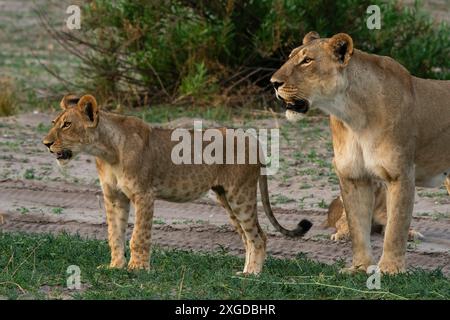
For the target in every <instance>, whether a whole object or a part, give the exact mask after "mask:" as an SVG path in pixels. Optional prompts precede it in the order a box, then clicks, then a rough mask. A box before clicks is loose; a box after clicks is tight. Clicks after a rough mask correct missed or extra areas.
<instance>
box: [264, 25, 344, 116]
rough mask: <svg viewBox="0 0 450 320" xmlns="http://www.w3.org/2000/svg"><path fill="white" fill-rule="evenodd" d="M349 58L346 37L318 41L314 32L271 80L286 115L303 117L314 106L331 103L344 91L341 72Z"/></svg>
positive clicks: (292, 53) (336, 36)
mask: <svg viewBox="0 0 450 320" xmlns="http://www.w3.org/2000/svg"><path fill="white" fill-rule="evenodd" d="M352 54H353V40H352V38H351V37H350V36H349V35H348V34H345V33H339V34H336V35H335V36H333V37H331V38H320V36H319V34H318V33H317V32H314V31H312V32H309V33H308V34H307V35H306V36H305V37H304V38H303V44H302V45H301V46H300V47H298V48H295V49H294V50H292V52H291V54H290V55H289V59H288V61H287V62H285V63H284V65H283V66H281V68H280V69H279V70H278V71H277V72H275V74H274V75H273V76H272V78H271V80H270V81H271V82H272V84H273V86H274V88H275V94H276V96H277V98H279V99H281V100H283V101H284V102H285V103H286V108H287V110H288V112H289V111H293V112H299V113H306V112H307V111H308V109H309V107H310V106H311V105H312V104H314V103H321V102H326V101H330V100H331V101H332V100H333V98H334V97H335V96H336V94H337V93H339V92H340V91H342V90H343V89H344V88H345V85H346V80H345V78H344V76H343V70H344V69H345V68H346V66H347V65H348V62H349V60H350V58H351V57H352Z"/></svg>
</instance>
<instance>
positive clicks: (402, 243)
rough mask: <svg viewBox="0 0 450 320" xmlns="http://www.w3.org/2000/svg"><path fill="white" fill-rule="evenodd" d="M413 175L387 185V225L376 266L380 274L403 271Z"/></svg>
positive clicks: (412, 191) (411, 205)
mask: <svg viewBox="0 0 450 320" xmlns="http://www.w3.org/2000/svg"><path fill="white" fill-rule="evenodd" d="M414 184H415V183H414V178H413V175H411V176H406V177H401V178H399V179H397V180H395V181H392V182H390V183H388V185H387V225H386V229H385V235H384V244H383V254H382V255H381V259H380V262H379V264H378V266H379V267H380V271H381V272H382V273H388V274H395V273H399V272H404V271H405V255H406V245H407V241H408V232H409V227H410V224H411V219H412V212H413V207H414Z"/></svg>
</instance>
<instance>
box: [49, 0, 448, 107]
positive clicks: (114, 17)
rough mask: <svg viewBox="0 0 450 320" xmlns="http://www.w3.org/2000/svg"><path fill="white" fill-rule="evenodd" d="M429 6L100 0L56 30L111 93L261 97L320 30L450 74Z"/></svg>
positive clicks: (441, 33)
mask: <svg viewBox="0 0 450 320" xmlns="http://www.w3.org/2000/svg"><path fill="white" fill-rule="evenodd" d="M369 5H378V6H380V8H381V14H382V22H381V23H382V24H381V29H380V30H369V29H368V28H367V26H366V19H367V18H368V16H369V15H368V14H367V13H366V10H367V7H368V6H369ZM420 8H421V5H420V3H419V2H416V3H415V5H414V6H413V7H403V5H401V4H400V3H397V2H396V1H383V0H343V1H334V0H242V1H233V0H217V1H207V0H199V1H189V0H173V1H164V0H117V1H109V0H93V1H91V2H89V4H88V5H86V8H85V9H84V11H83V27H82V30H81V35H80V33H78V34H77V35H74V33H69V32H68V33H64V32H63V33H58V32H55V35H56V36H57V37H59V38H60V39H62V40H63V43H65V44H66V47H67V48H68V50H69V51H71V52H72V53H73V54H76V55H78V56H82V58H83V61H84V63H85V68H84V69H83V70H82V74H83V76H84V79H88V80H87V82H85V86H86V87H88V88H90V89H94V90H95V91H96V92H97V94H98V95H100V96H103V97H104V98H105V99H106V97H113V98H114V99H117V98H119V100H120V99H123V98H124V97H127V98H130V97H131V100H133V101H135V102H137V103H139V104H148V103H150V102H152V103H174V102H177V103H178V102H179V103H182V102H186V101H188V102H191V101H192V99H193V100H194V101H195V102H197V103H201V102H206V103H208V104H213V105H214V104H236V103H238V104H248V103H252V104H254V102H255V100H254V98H256V97H258V96H259V97H260V98H261V99H265V98H267V97H263V95H261V94H260V93H262V92H263V91H264V90H266V91H268V90H267V89H268V88H270V86H269V81H268V80H269V78H270V75H271V74H272V73H273V72H274V71H275V70H276V69H277V68H278V67H279V66H280V65H281V64H282V63H283V61H285V59H286V57H287V56H288V54H289V52H290V51H291V50H292V49H293V48H294V47H296V46H298V45H299V44H300V42H301V39H302V38H303V36H304V34H306V33H307V32H309V31H311V30H316V31H318V32H319V33H320V34H321V36H322V37H329V36H332V35H333V34H335V33H338V32H346V33H349V34H350V35H351V36H352V37H353V39H354V42H355V46H356V47H357V48H359V49H362V50H365V51H368V52H371V53H375V54H380V55H389V56H392V57H393V58H394V59H396V60H398V61H399V62H400V63H402V64H403V65H405V67H406V68H407V69H408V70H410V72H411V73H412V74H414V75H416V76H420V77H427V78H440V79H450V71H449V70H450V27H449V26H448V25H445V24H436V23H435V22H433V21H432V19H431V18H430V17H429V16H428V15H427V14H425V13H424V12H423V10H422V9H420ZM80 45H81V46H85V47H86V48H87V49H89V50H78V47H79V46H80ZM74 48H77V49H74ZM243 93H245V94H244V98H243V99H241V100H238V101H236V99H233V97H239V96H240V95H242V94H243ZM212 96H215V97H220V98H219V99H211V97H212ZM187 98H191V99H188V100H186V99H187ZM249 98H250V99H249ZM252 98H253V99H252ZM262 101H266V100H262Z"/></svg>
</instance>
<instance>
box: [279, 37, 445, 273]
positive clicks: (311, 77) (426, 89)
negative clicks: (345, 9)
mask: <svg viewBox="0 0 450 320" xmlns="http://www.w3.org/2000/svg"><path fill="white" fill-rule="evenodd" d="M271 80H272V82H273V83H274V84H275V85H276V88H277V89H276V93H277V96H278V97H280V98H281V99H283V100H284V101H285V102H287V103H288V104H292V105H294V106H295V105H298V103H297V102H302V103H303V102H304V101H307V102H308V103H309V105H311V107H318V108H319V109H321V110H323V111H324V112H327V113H329V114H330V124H331V131H332V137H333V148H334V154H335V169H336V172H337V174H338V176H339V180H340V186H341V194H342V198H343V202H344V207H345V209H346V213H347V218H348V222H349V231H350V234H351V239H352V251H353V260H352V266H351V267H350V268H349V269H347V270H346V271H348V272H354V271H358V270H362V271H366V270H367V268H368V267H369V266H370V265H373V264H374V259H373V255H372V248H371V243H370V231H371V222H372V214H373V209H374V199H375V197H374V194H375V193H374V188H373V185H374V184H373V182H374V181H382V182H383V183H384V184H385V185H386V187H387V223H386V231H385V236H384V244H383V253H382V256H381V258H380V260H379V262H378V266H379V268H380V270H381V272H383V273H389V274H394V273H398V272H403V271H405V269H406V265H405V255H406V244H407V239H408V230H409V226H410V223H411V218H412V212H413V206H414V188H415V185H417V186H422V187H436V186H439V185H441V184H442V183H443V181H444V179H445V174H448V173H449V172H450V148H448V145H449V142H450V81H439V80H426V79H420V78H417V77H414V76H412V75H411V74H410V73H409V72H408V71H407V70H406V69H405V68H404V67H403V66H402V65H400V64H399V63H398V62H396V61H395V60H394V59H392V58H389V57H384V56H377V55H373V54H368V53H365V52H362V51H359V50H356V49H354V48H353V40H352V38H351V37H350V36H349V35H347V34H343V33H341V34H337V35H335V36H333V37H331V38H319V36H318V35H317V34H316V33H310V34H309V35H308V36H307V37H305V38H304V42H303V45H302V46H300V47H298V48H296V49H294V50H293V52H292V53H291V55H290V57H289V60H288V61H287V62H286V63H285V64H284V65H283V66H282V67H281V68H280V69H279V70H278V71H277V72H276V73H275V74H274V75H273V77H272V79H271ZM303 105H304V103H303Z"/></svg>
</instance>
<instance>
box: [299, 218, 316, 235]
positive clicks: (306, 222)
mask: <svg viewBox="0 0 450 320" xmlns="http://www.w3.org/2000/svg"><path fill="white" fill-rule="evenodd" d="M298 226H299V228H302V229H303V232H304V233H306V232H308V231H309V229H311V227H312V226H313V223H312V222H311V221H309V220H306V219H303V220H302V221H300V222H299V224H298Z"/></svg>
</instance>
